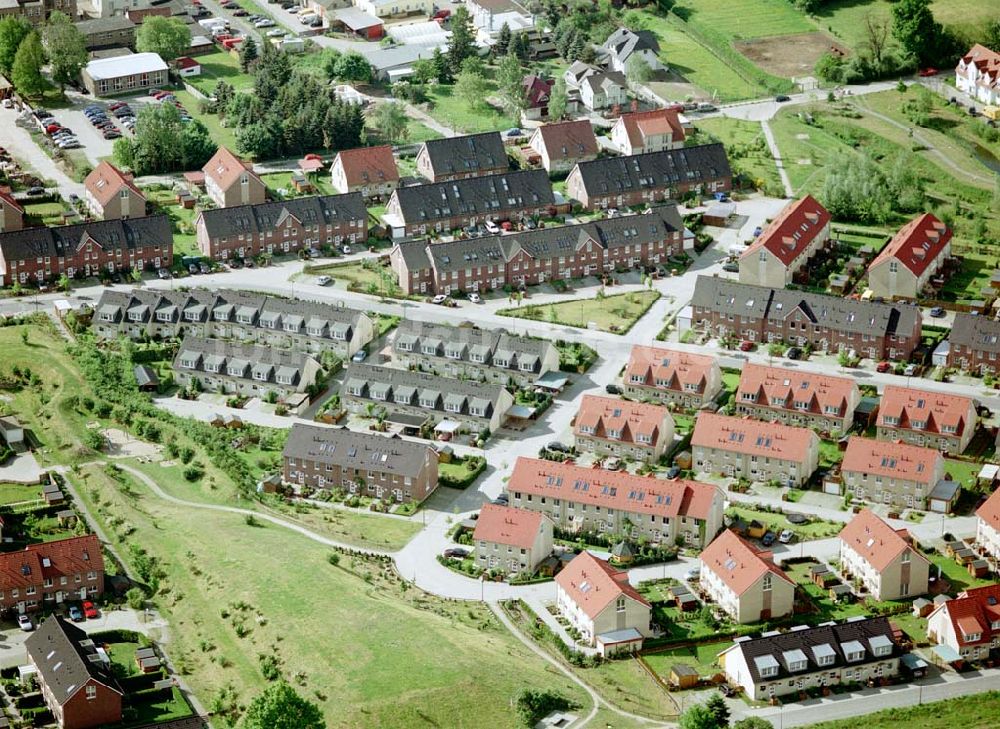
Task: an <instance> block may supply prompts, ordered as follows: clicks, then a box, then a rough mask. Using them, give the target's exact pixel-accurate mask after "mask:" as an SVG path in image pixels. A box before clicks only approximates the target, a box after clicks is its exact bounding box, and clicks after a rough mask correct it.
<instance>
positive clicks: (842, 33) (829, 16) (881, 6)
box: [814, 0, 997, 48]
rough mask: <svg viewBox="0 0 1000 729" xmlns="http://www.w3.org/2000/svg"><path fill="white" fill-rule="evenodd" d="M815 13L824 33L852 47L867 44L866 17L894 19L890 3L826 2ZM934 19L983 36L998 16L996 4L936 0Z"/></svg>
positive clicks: (875, 0) (887, 0)
mask: <svg viewBox="0 0 1000 729" xmlns="http://www.w3.org/2000/svg"><path fill="white" fill-rule="evenodd" d="M818 5H819V7H818V8H817V9H816V10H815V11H814V13H815V15H816V21H817V23H818V24H819V26H820V27H821V28H823V29H824V30H825V29H827V28H828V27H829V29H830V32H832V33H833V34H834V35H835V36H837V37H838V38H839V39H841V40H843V41H844V42H845V43H846V44H847V45H849V46H851V47H852V48H856V47H859V46H861V45H862V44H863V43H864V42H865V17H866V16H867V15H869V14H872V15H874V16H875V17H876V18H883V19H886V20H889V19H891V17H892V15H891V8H892V2H891V1H890V0H826V2H822V3H818ZM931 10H932V11H933V13H934V17H935V18H936V19H937V20H938V21H940V22H942V23H945V24H948V25H953V26H956V27H958V28H959V29H960V30H963V31H970V32H973V33H974V34H975V33H979V32H980V31H981V30H982V24H983V23H985V22H986V21H989V20H994V19H995V18H996V16H997V12H996V10H997V8H996V5H991V3H990V2H983V0H934V2H933V3H932V5H931Z"/></svg>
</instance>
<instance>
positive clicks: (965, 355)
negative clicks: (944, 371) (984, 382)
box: [948, 312, 1000, 374]
mask: <svg viewBox="0 0 1000 729" xmlns="http://www.w3.org/2000/svg"><path fill="white" fill-rule="evenodd" d="M998 361H1000V321H997V320H996V319H991V318H990V317H988V316H973V315H972V314H966V313H963V312H959V313H957V314H955V321H954V322H953V323H952V325H951V334H949V335H948V366H949V367H954V368H956V369H960V370H963V371H965V372H972V373H974V374H986V373H987V372H996V371H997V367H998V364H997V363H998Z"/></svg>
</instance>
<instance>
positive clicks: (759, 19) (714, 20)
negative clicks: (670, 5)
mask: <svg viewBox="0 0 1000 729" xmlns="http://www.w3.org/2000/svg"><path fill="white" fill-rule="evenodd" d="M674 12H675V13H677V14H678V15H679V16H681V17H682V18H684V19H685V20H687V22H689V23H691V24H692V25H695V26H696V27H699V28H713V29H715V30H716V31H717V32H719V33H721V34H723V35H725V36H726V37H727V38H730V39H733V40H737V39H739V40H750V39H753V38H767V37H771V36H776V35H790V34H792V33H809V32H810V31H813V30H816V27H815V26H814V25H813V24H812V23H811V22H810V21H809V19H808V18H806V17H805V15H803V14H802V13H801V12H799V11H798V10H796V9H795V7H794V6H793V5H792V4H791V3H789V2H787V0H728V2H724V3H721V2H718V0H680V1H679V2H678V3H677V5H675V6H674Z"/></svg>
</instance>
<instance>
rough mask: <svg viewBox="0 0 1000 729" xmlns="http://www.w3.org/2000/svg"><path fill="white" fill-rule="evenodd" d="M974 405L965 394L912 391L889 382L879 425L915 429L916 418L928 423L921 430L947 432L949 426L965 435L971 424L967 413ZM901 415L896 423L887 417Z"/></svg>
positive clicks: (879, 415) (881, 407) (958, 433)
mask: <svg viewBox="0 0 1000 729" xmlns="http://www.w3.org/2000/svg"><path fill="white" fill-rule="evenodd" d="M970 408H972V400H971V399H970V398H968V397H965V396H963V395H951V394H945V393H940V392H927V391H926V390H912V389H910V388H907V387H899V386H897V385H886V387H885V390H884V391H883V393H882V401H881V403H880V404H879V412H878V424H879V425H881V426H886V427H890V428H904V429H908V430H909V429H915V428H914V427H913V425H912V423H913V422H914V421H917V422H921V421H922V422H924V423H925V425H924V427H922V428H920V430H921V431H926V432H931V433H943V432H944V431H943V428H944V427H945V426H949V427H953V428H954V429H955V432H954V433H949V435H959V436H960V435H962V433H963V432H965V428H966V426H971V425H972V423H967V422H965V421H966V417H965V416H966V415H967V414H968V412H969V410H970ZM886 417H890V418H898V423H897V424H896V425H891V424H889V423H886V422H885V418H886Z"/></svg>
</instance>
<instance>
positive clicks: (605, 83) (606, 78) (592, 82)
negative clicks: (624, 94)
mask: <svg viewBox="0 0 1000 729" xmlns="http://www.w3.org/2000/svg"><path fill="white" fill-rule="evenodd" d="M581 84H587V85H588V86H589V87H590V88H591V90H592V91H594V92H595V93H596V92H599V91H602V90H603V91H607V90H608V87H613V86H620V87H621V88H623V89H624V88H628V79H627V78H625V74H623V73H621V72H619V71H601V72H598V73H593V74H591V75H589V76H587V77H585V78H584V79H583V81H581Z"/></svg>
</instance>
